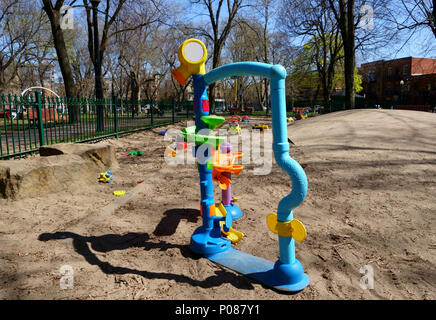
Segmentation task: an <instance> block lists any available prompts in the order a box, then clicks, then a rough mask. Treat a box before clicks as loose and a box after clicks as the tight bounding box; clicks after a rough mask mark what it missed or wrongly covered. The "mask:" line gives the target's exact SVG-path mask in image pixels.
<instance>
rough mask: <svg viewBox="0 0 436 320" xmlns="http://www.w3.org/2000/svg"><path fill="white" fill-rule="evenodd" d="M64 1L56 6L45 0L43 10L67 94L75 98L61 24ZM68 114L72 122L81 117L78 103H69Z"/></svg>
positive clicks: (75, 92) (74, 87)
mask: <svg viewBox="0 0 436 320" xmlns="http://www.w3.org/2000/svg"><path fill="white" fill-rule="evenodd" d="M59 3H60V5H59ZM62 3H63V1H61V2H57V3H56V6H55V7H53V6H52V4H51V0H43V4H44V6H43V10H44V11H45V12H46V13H47V16H48V18H49V20H50V25H51V31H52V35H53V43H54V47H55V49H56V55H57V60H58V62H59V68H60V69H61V73H62V78H63V80H64V87H65V94H66V96H67V97H68V98H75V97H76V94H77V91H76V85H75V83H74V77H73V71H72V69H71V65H70V60H69V57H68V53H67V48H66V45H65V39H64V32H63V30H62V29H61V25H60V22H61V17H60V7H61V4H62ZM68 114H69V121H70V123H76V122H78V121H79V119H80V108H78V107H77V106H76V105H69V106H68Z"/></svg>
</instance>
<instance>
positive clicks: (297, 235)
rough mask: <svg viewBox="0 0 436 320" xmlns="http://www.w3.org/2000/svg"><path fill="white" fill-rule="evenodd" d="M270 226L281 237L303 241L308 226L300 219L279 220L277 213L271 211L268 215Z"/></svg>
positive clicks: (267, 220) (267, 222)
mask: <svg viewBox="0 0 436 320" xmlns="http://www.w3.org/2000/svg"><path fill="white" fill-rule="evenodd" d="M266 224H267V225H268V228H269V229H270V230H271V231H272V232H274V233H276V234H278V235H279V236H280V237H285V238H289V237H292V238H293V239H294V240H295V241H303V240H305V239H306V236H307V233H306V228H305V227H304V225H303V223H302V222H301V221H300V220H297V219H292V220H291V221H286V222H281V221H277V214H276V213H270V214H269V215H268V216H267V217H266Z"/></svg>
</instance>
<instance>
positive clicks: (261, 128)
mask: <svg viewBox="0 0 436 320" xmlns="http://www.w3.org/2000/svg"><path fill="white" fill-rule="evenodd" d="M253 129H259V130H260V131H263V130H269V127H268V125H266V124H255V125H254V126H253Z"/></svg>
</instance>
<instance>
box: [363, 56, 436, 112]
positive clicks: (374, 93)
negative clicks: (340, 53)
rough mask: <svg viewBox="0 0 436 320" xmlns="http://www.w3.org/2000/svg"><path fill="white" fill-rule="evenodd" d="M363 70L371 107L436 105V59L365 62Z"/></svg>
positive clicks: (368, 102) (367, 101)
mask: <svg viewBox="0 0 436 320" xmlns="http://www.w3.org/2000/svg"><path fill="white" fill-rule="evenodd" d="M359 72H360V74H361V75H362V86H363V91H362V92H361V93H360V94H362V95H364V96H365V103H366V104H367V105H368V106H374V105H380V106H382V107H385V108H389V107H395V106H397V105H429V106H430V107H434V106H435V105H436V59H431V58H416V57H407V58H401V59H394V60H379V61H374V62H369V63H364V64H362V65H361V67H360V68H359Z"/></svg>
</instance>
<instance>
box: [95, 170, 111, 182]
mask: <svg viewBox="0 0 436 320" xmlns="http://www.w3.org/2000/svg"><path fill="white" fill-rule="evenodd" d="M112 179H113V176H112V170H108V171H106V172H102V173H100V178H99V179H98V181H100V182H105V183H110V182H111V181H112Z"/></svg>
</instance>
